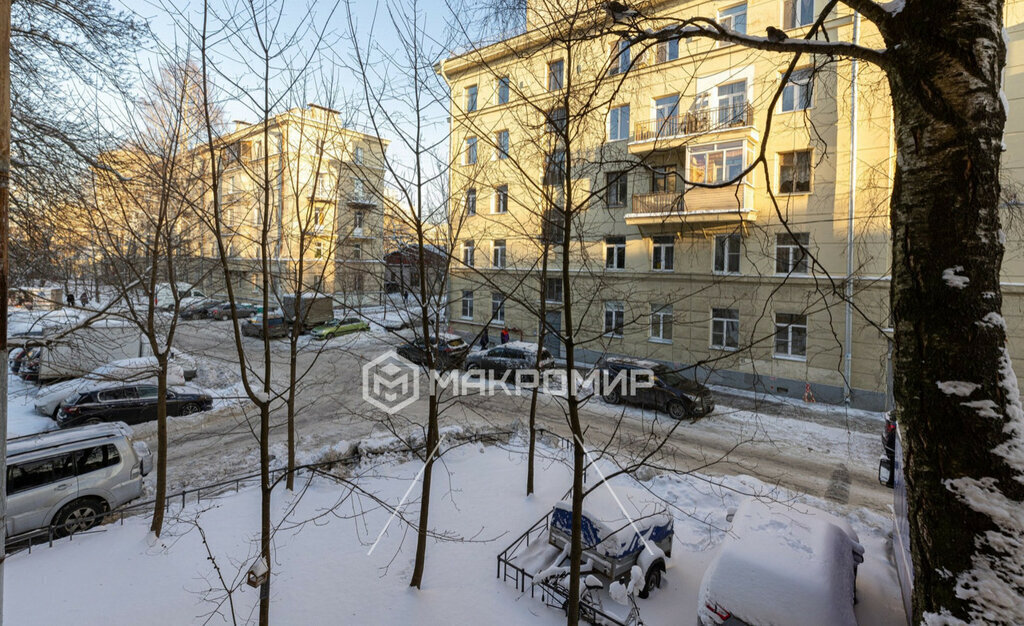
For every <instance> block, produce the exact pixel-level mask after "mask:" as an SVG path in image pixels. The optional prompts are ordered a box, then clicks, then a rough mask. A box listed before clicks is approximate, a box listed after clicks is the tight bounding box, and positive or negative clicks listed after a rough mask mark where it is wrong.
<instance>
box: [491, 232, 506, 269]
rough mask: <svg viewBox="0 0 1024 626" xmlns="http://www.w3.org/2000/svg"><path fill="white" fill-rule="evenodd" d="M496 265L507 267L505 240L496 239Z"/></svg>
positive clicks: (494, 258)
mask: <svg viewBox="0 0 1024 626" xmlns="http://www.w3.org/2000/svg"><path fill="white" fill-rule="evenodd" d="M493 260H494V267H498V268H501V267H505V240H504V239H495V240H494V257H493Z"/></svg>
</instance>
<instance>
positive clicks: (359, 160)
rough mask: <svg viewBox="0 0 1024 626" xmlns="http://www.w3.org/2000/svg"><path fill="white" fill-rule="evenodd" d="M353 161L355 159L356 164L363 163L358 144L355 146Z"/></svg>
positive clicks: (360, 148) (361, 150) (361, 151)
mask: <svg viewBox="0 0 1024 626" xmlns="http://www.w3.org/2000/svg"><path fill="white" fill-rule="evenodd" d="M355 161H356V165H362V164H363V149H362V147H360V146H356V158H355Z"/></svg>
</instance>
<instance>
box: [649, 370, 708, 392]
mask: <svg viewBox="0 0 1024 626" xmlns="http://www.w3.org/2000/svg"><path fill="white" fill-rule="evenodd" d="M654 373H655V374H656V375H657V376H658V378H660V379H661V380H662V382H664V383H665V384H666V385H668V386H669V387H675V388H676V389H682V390H683V391H691V392H692V391H700V389H701V385H700V384H698V383H697V382H696V381H693V380H690V379H689V378H686V377H685V376H682V375H680V374H679V372H675V371H672V370H670V369H668V368H660V367H659V368H655V370H654Z"/></svg>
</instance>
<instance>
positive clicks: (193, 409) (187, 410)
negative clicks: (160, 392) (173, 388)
mask: <svg viewBox="0 0 1024 626" xmlns="http://www.w3.org/2000/svg"><path fill="white" fill-rule="evenodd" d="M201 410H202V409H201V408H199V405H198V404H196V403H195V402H189V403H188V404H186V405H185V406H183V407H181V411H179V412H178V415H192V414H194V413H198V412H199V411H201Z"/></svg>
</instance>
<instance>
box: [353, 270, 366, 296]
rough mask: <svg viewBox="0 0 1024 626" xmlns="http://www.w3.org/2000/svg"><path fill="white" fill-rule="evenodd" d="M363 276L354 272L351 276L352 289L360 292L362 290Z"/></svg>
mask: <svg viewBox="0 0 1024 626" xmlns="http://www.w3.org/2000/svg"><path fill="white" fill-rule="evenodd" d="M363 278H364V276H363V275H362V274H354V275H353V276H352V291H355V292H360V291H362V290H363Z"/></svg>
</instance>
